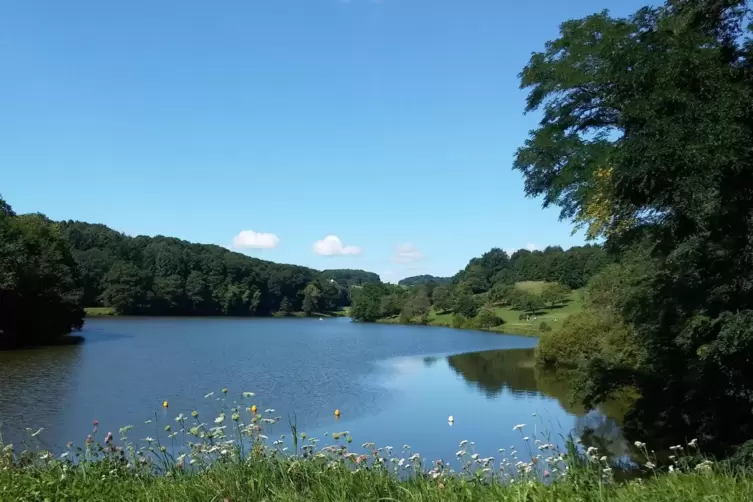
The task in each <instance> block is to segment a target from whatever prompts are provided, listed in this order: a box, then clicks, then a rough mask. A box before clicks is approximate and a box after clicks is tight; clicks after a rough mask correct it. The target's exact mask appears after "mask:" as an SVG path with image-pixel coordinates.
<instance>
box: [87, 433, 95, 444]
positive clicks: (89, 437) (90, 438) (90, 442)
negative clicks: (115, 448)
mask: <svg viewBox="0 0 753 502" xmlns="http://www.w3.org/2000/svg"><path fill="white" fill-rule="evenodd" d="M93 442H94V438H93V437H92V435H91V434H89V435H88V436H86V443H87V444H92V443H93Z"/></svg>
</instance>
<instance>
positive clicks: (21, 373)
mask: <svg viewBox="0 0 753 502" xmlns="http://www.w3.org/2000/svg"><path fill="white" fill-rule="evenodd" d="M83 350H84V349H83V347H81V346H79V345H68V346H59V347H50V348H38V349H31V350H19V351H11V352H2V353H0V422H2V431H0V432H2V434H3V439H4V440H5V441H6V442H10V443H13V442H15V443H17V444H18V443H20V441H21V440H22V439H23V438H25V437H26V433H25V428H26V427H40V426H42V425H43V426H44V427H45V434H44V437H45V438H48V439H50V440H53V441H54V440H55V439H53V438H56V436H57V435H58V432H60V428H61V427H60V426H61V423H62V422H63V417H64V415H65V414H66V410H67V409H69V406H70V402H71V396H72V395H73V393H74V390H75V387H76V385H77V382H76V374H77V372H78V367H79V359H80V357H81V352H82V351H83ZM55 446H59V445H55Z"/></svg>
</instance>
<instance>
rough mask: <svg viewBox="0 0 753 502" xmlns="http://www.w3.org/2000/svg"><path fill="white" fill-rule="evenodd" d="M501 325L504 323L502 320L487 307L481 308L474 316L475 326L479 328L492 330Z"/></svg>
mask: <svg viewBox="0 0 753 502" xmlns="http://www.w3.org/2000/svg"><path fill="white" fill-rule="evenodd" d="M502 323H504V320H503V319H502V318H501V317H499V316H498V315H497V314H496V312H494V310H493V309H491V308H489V307H483V308H482V309H480V310H479V311H478V314H476V325H477V326H478V327H479V328H493V327H495V326H499V325H500V324H502Z"/></svg>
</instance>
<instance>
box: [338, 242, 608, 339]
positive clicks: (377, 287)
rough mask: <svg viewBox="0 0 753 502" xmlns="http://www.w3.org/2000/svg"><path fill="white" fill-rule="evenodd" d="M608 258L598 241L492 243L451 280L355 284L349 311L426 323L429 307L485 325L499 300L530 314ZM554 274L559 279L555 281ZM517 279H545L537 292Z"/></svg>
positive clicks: (563, 296) (557, 299) (370, 318)
mask: <svg viewBox="0 0 753 502" xmlns="http://www.w3.org/2000/svg"><path fill="white" fill-rule="evenodd" d="M611 261H612V259H611V258H610V257H609V255H608V254H607V253H606V251H605V250H604V249H603V248H601V247H600V246H595V245H589V246H580V247H573V248H570V249H568V250H567V251H565V250H563V249H562V248H560V247H549V248H547V249H545V250H544V251H528V250H519V251H516V252H514V253H513V254H512V256H509V255H508V254H507V252H505V251H503V250H502V249H498V248H494V249H492V250H490V251H489V252H487V253H484V254H483V255H482V256H481V257H478V258H473V259H472V260H471V261H470V262H469V263H468V265H467V266H466V267H465V269H463V270H461V271H460V272H458V273H457V274H456V275H455V276H454V277H453V278H452V279H451V281H450V282H445V283H442V282H437V281H433V280H429V279H428V278H429V277H431V276H422V277H423V278H419V279H417V280H416V281H415V283H414V284H415V285H409V286H406V285H397V286H395V285H390V284H373V285H369V286H366V287H364V288H361V289H358V290H354V292H353V304H352V307H351V311H350V313H351V316H352V317H353V318H354V319H356V320H359V321H367V322H374V321H377V320H380V319H388V318H396V319H397V321H398V322H401V323H404V324H407V323H418V324H427V323H428V322H429V320H430V314H431V312H432V310H433V311H434V312H435V313H437V314H445V313H449V312H451V313H453V316H452V323H451V325H452V326H453V327H458V328H481V329H489V328H494V327H497V326H500V325H501V324H503V320H502V319H501V318H500V317H499V316H497V314H496V313H495V311H496V308H497V307H499V306H501V305H506V306H510V307H512V308H513V309H517V310H520V311H521V316H522V317H530V316H533V315H535V313H536V312H538V311H540V310H542V309H543V308H545V307H546V306H549V307H554V306H559V305H560V304H562V303H563V302H564V301H566V300H567V299H568V298H569V296H570V292H571V289H572V286H571V285H574V286H575V287H580V286H581V285H583V284H585V283H586V282H588V280H589V279H590V278H591V277H593V276H594V274H596V273H597V272H599V270H601V269H603V268H604V267H605V266H606V265H607V264H609V263H610V262H611ZM553 279H559V280H561V281H563V282H555V281H553ZM521 281H546V282H548V283H549V284H548V285H547V286H546V287H545V288H544V290H543V291H542V292H541V293H540V294H534V293H531V292H527V291H523V290H521V289H520V288H517V287H516V286H515V284H516V283H517V282H521Z"/></svg>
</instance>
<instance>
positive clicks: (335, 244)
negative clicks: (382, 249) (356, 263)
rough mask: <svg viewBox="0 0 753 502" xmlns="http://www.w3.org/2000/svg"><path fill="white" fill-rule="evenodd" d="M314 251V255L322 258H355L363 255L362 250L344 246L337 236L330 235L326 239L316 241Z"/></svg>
mask: <svg viewBox="0 0 753 502" xmlns="http://www.w3.org/2000/svg"><path fill="white" fill-rule="evenodd" d="M313 249H314V253H316V254H318V255H322V256H347V255H351V256H354V255H358V254H361V248H359V247H358V246H346V245H344V244H343V243H342V241H341V240H340V238H339V237H338V236H336V235H328V236H327V237H325V238H324V239H322V240H320V241H316V242H315V243H314V246H313Z"/></svg>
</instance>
